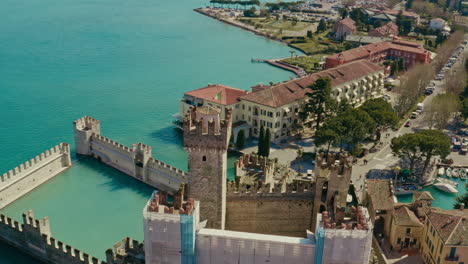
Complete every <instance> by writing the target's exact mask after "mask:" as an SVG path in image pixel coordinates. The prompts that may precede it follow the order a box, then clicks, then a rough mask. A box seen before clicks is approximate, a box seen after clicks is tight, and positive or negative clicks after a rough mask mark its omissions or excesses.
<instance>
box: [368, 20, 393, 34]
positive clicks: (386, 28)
mask: <svg viewBox="0 0 468 264" xmlns="http://www.w3.org/2000/svg"><path fill="white" fill-rule="evenodd" d="M375 35H376V36H378V37H382V36H385V37H388V36H390V35H393V36H396V35H398V26H397V25H396V24H395V23H393V22H389V23H387V24H385V25H383V26H381V27H378V28H375V29H373V30H371V32H369V36H375Z"/></svg>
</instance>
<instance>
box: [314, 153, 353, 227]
mask: <svg viewBox="0 0 468 264" xmlns="http://www.w3.org/2000/svg"><path fill="white" fill-rule="evenodd" d="M350 159H351V157H349V156H348V154H343V153H339V154H330V153H329V154H328V155H325V154H323V153H320V154H317V158H316V160H315V177H316V178H315V181H316V183H315V188H316V190H315V197H314V209H313V212H312V225H313V229H314V230H315V225H316V220H317V214H318V213H321V212H323V211H328V212H329V214H330V217H331V218H332V220H333V221H334V222H335V223H336V224H337V225H341V222H342V221H343V219H344V214H345V208H346V199H347V197H348V191H349V186H350V184H351V172H352V166H351V162H350Z"/></svg>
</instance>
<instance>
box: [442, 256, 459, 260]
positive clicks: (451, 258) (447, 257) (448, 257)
mask: <svg viewBox="0 0 468 264" xmlns="http://www.w3.org/2000/svg"><path fill="white" fill-rule="evenodd" d="M459 258H460V255H456V256H452V257H451V256H446V257H445V260H446V261H458V259H459Z"/></svg>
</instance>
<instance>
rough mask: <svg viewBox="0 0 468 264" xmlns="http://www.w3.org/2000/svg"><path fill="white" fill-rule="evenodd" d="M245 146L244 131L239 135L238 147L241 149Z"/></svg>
mask: <svg viewBox="0 0 468 264" xmlns="http://www.w3.org/2000/svg"><path fill="white" fill-rule="evenodd" d="M244 146H245V132H244V130H243V129H241V131H239V133H237V140H236V147H237V149H241V148H243V147H244Z"/></svg>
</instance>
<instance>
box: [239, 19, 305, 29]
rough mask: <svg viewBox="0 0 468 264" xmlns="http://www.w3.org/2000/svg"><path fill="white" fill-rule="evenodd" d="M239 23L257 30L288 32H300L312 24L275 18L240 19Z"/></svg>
mask: <svg viewBox="0 0 468 264" xmlns="http://www.w3.org/2000/svg"><path fill="white" fill-rule="evenodd" d="M240 21H241V22H243V23H245V24H248V25H253V26H257V27H258V28H259V29H265V30H272V31H278V30H289V31H301V30H304V29H306V28H307V27H310V26H311V25H312V23H309V22H296V23H295V22H293V21H290V20H282V19H280V20H276V19H275V18H246V17H243V18H241V19H240Z"/></svg>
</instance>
